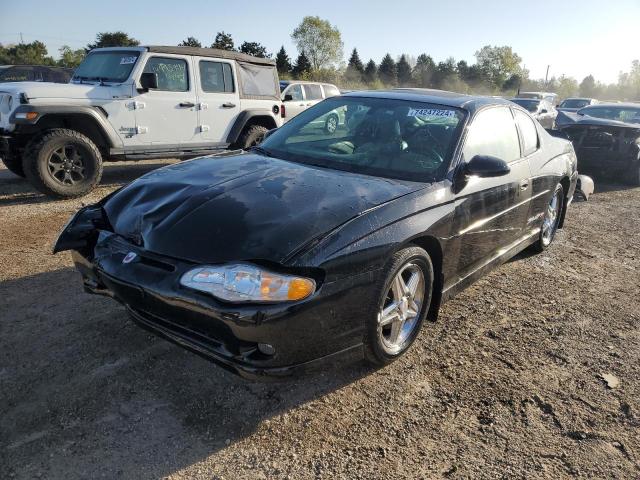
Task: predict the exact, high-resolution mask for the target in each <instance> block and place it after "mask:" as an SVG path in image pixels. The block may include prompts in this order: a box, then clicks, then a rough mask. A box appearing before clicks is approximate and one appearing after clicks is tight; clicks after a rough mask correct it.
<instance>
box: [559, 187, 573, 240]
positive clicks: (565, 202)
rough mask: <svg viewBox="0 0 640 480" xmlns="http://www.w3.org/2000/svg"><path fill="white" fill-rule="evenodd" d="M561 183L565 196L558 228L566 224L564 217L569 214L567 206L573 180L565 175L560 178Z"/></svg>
mask: <svg viewBox="0 0 640 480" xmlns="http://www.w3.org/2000/svg"><path fill="white" fill-rule="evenodd" d="M560 185H562V189H563V190H564V198H563V199H562V200H563V201H562V212H560V221H559V222H558V228H562V227H563V226H564V218H565V216H566V214H567V207H568V204H569V197H568V195H569V189H570V188H571V180H570V179H569V177H567V176H564V177H562V179H561V180H560Z"/></svg>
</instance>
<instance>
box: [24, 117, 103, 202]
mask: <svg viewBox="0 0 640 480" xmlns="http://www.w3.org/2000/svg"><path fill="white" fill-rule="evenodd" d="M22 167H23V169H24V173H25V176H26V178H27V180H29V182H31V184H32V185H33V186H34V187H35V188H36V189H38V190H39V191H41V192H42V193H44V194H45V195H49V196H52V197H56V198H74V197H80V196H82V195H85V194H87V193H89V192H90V191H91V190H93V189H94V188H95V186H96V185H97V184H98V183H100V179H101V178H102V155H101V154H100V150H98V147H97V146H96V145H95V144H94V143H93V142H92V141H91V139H89V138H88V137H86V136H85V135H82V134H81V133H79V132H76V131H75V130H69V129H66V128H56V129H53V130H49V131H48V132H46V133H45V134H44V135H43V136H41V137H39V138H37V139H34V140H32V142H31V143H29V145H27V148H26V149H25V154H24V158H23V160H22Z"/></svg>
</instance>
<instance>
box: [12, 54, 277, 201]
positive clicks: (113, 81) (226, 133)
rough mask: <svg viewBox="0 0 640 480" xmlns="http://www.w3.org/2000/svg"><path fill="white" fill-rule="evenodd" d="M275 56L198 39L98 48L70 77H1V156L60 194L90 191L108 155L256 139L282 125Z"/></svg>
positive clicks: (189, 153)
mask: <svg viewBox="0 0 640 480" xmlns="http://www.w3.org/2000/svg"><path fill="white" fill-rule="evenodd" d="M280 105H281V98H280V89H279V83H278V73H277V70H276V67H275V62H274V61H273V60H270V59H264V58H255V57H251V56H249V55H244V54H241V53H237V52H228V51H222V50H214V49H209V48H192V47H152V46H149V47H114V48H102V49H96V50H93V51H91V52H90V53H89V55H87V57H86V58H85V60H84V61H83V62H82V64H81V65H80V66H79V67H78V68H77V69H76V71H75V73H74V76H73V78H72V79H71V82H70V83H69V84H53V83H42V82H37V83H36V82H17V83H11V84H9V83H6V84H0V157H2V159H3V161H4V163H5V165H6V166H7V168H9V170H11V171H12V172H14V173H16V174H18V175H22V176H25V177H26V178H27V179H28V180H29V181H30V182H31V183H32V184H33V185H34V186H35V187H36V188H37V189H38V190H40V191H42V192H44V193H47V194H49V195H53V196H57V197H75V196H79V195H83V194H85V193H87V192H89V191H90V190H91V189H92V188H93V187H94V186H95V185H96V184H97V183H98V182H99V181H100V177H101V175H102V161H103V160H131V159H134V160H136V159H148V158H162V157H183V158H188V157H195V156H199V155H205V154H209V153H213V152H219V151H220V150H223V149H227V148H233V149H236V148H248V147H250V146H252V145H255V144H257V143H259V142H260V140H261V139H262V137H263V136H264V134H265V133H266V132H267V131H268V130H270V129H273V128H277V127H278V126H280V125H281V124H282V117H281V113H280Z"/></svg>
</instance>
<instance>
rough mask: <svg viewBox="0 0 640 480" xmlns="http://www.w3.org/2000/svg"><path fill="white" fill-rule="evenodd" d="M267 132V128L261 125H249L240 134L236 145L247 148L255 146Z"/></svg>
mask: <svg viewBox="0 0 640 480" xmlns="http://www.w3.org/2000/svg"><path fill="white" fill-rule="evenodd" d="M266 133H267V129H266V128H264V127H262V126H260V125H252V126H251V127H247V128H245V129H244V131H243V132H242V135H240V138H239V139H238V141H237V143H236V146H237V148H241V149H243V150H246V149H248V148H250V147H255V146H256V145H258V144H259V143H260V142H262V140H263V139H264V135H265V134H266Z"/></svg>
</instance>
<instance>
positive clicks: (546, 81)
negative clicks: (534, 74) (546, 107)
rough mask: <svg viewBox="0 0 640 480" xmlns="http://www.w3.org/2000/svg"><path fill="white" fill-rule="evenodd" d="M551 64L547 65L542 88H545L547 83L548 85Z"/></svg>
mask: <svg viewBox="0 0 640 480" xmlns="http://www.w3.org/2000/svg"><path fill="white" fill-rule="evenodd" d="M550 66H551V65H547V74H546V75H545V76H544V88H545V90H546V89H547V85H549V82H548V79H549V67H550Z"/></svg>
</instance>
